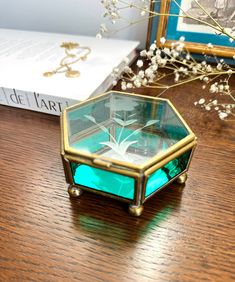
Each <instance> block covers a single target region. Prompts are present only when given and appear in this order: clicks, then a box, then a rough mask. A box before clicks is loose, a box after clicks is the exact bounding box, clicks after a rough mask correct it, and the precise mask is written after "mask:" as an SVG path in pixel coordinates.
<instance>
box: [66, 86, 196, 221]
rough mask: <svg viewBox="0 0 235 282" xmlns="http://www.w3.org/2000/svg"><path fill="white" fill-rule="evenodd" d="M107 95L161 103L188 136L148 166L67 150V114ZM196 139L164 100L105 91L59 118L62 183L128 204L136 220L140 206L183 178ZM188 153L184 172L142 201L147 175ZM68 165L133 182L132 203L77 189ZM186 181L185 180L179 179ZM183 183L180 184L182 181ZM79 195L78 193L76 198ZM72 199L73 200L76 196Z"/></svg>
mask: <svg viewBox="0 0 235 282" xmlns="http://www.w3.org/2000/svg"><path fill="white" fill-rule="evenodd" d="M111 93H118V94H123V95H126V96H134V97H141V98H145V99H149V100H152V101H156V100H158V101H159V100H161V101H166V102H167V103H168V104H169V105H170V106H171V108H172V109H173V110H174V112H175V113H176V115H177V117H178V118H179V119H180V121H181V122H182V123H183V125H184V126H185V128H186V129H187V130H188V132H189V135H188V136H187V137H185V138H183V139H182V140H180V141H179V142H177V143H176V144H175V145H173V146H171V147H170V148H168V149H167V150H166V151H164V152H163V153H161V154H158V155H157V156H155V157H153V158H151V159H150V160H149V161H148V162H146V163H144V164H143V165H135V164H132V163H127V162H124V161H118V160H114V159H111V158H108V157H103V156H100V155H97V154H91V153H85V152H82V151H79V150H75V149H73V148H71V147H69V141H68V126H67V112H68V111H71V110H73V109H76V108H77V107H78V106H81V105H85V104H87V103H90V102H91V101H97V100H99V99H101V98H103V97H105V96H108V95H109V94H111ZM196 140H197V138H196V136H195V135H194V133H193V132H192V131H191V129H190V128H189V126H188V125H187V123H186V122H185V121H184V119H183V118H182V117H181V115H180V114H179V112H178V111H177V110H176V108H175V107H174V106H173V105H172V103H171V102H170V101H169V100H168V99H163V98H157V97H151V96H145V95H138V94H131V93H125V92H121V91H109V92H106V93H104V94H101V95H99V96H96V97H94V98H91V99H88V100H86V101H84V102H80V103H78V104H76V105H73V106H71V107H68V108H66V109H65V110H64V111H63V113H62V115H61V157H62V162H63V166H64V171H65V178H66V182H67V183H68V184H69V185H70V187H74V188H75V189H82V190H85V191H89V192H92V193H96V194H100V195H105V196H107V197H110V198H113V199H117V200H120V201H123V202H127V203H129V204H130V206H129V212H130V213H131V214H132V215H134V216H139V215H141V213H142V211H143V207H142V204H143V203H144V202H145V201H146V200H147V199H148V198H150V197H152V196H153V195H155V194H156V193H158V192H159V191H160V190H162V189H163V188H164V187H165V186H167V185H168V184H169V183H171V182H172V181H175V180H177V179H180V177H181V176H182V175H185V174H186V172H187V170H188V167H189V164H190V162H191V159H192V155H193V152H194V149H195V147H196V143H197V141H196ZM189 150H192V153H191V156H190V160H189V162H188V165H187V168H186V169H185V170H184V171H183V172H182V173H180V174H179V175H177V176H176V177H174V178H173V179H171V181H169V182H167V183H166V185H164V186H162V187H161V188H160V189H158V190H157V191H155V192H153V193H152V194H151V195H149V196H148V197H145V190H146V184H147V181H148V178H149V176H150V175H151V173H153V172H154V171H156V170H157V169H159V168H161V167H162V166H164V165H165V164H166V163H168V162H170V161H171V160H173V159H175V158H177V157H178V156H180V155H182V154H183V153H185V152H187V151H189ZM70 162H74V163H79V164H81V163H82V164H86V165H89V166H92V167H95V168H100V169H102V170H107V171H111V172H114V173H118V174H121V175H125V176H129V177H132V178H134V179H135V193H134V199H133V200H129V199H126V198H123V197H119V196H116V195H113V194H109V193H106V192H102V191H99V190H95V189H92V188H89V187H85V186H81V185H77V184H75V183H74V181H73V176H72V169H71V166H70ZM182 179H184V180H186V177H182V178H181V181H179V182H181V183H182ZM183 182H184V181H183ZM76 195H80V193H78V194H76ZM76 195H74V196H76Z"/></svg>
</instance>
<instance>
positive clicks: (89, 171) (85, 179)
mask: <svg viewBox="0 0 235 282" xmlns="http://www.w3.org/2000/svg"><path fill="white" fill-rule="evenodd" d="M71 168H72V174H73V180H74V183H75V184H77V185H82V186H85V187H88V188H92V189H94V190H99V191H102V192H105V193H109V194H113V195H116V196H119V197H123V198H126V199H130V200H132V199H134V191H135V180H134V178H131V177H128V176H125V175H121V174H118V173H115V172H111V171H107V170H102V169H99V168H95V167H91V166H89V165H85V164H77V163H71Z"/></svg>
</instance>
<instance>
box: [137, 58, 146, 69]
mask: <svg viewBox="0 0 235 282" xmlns="http://www.w3.org/2000/svg"><path fill="white" fill-rule="evenodd" d="M136 65H137V67H138V68H141V67H143V65H144V63H143V61H142V60H138V61H137V63H136Z"/></svg>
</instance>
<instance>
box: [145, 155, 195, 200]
mask: <svg viewBox="0 0 235 282" xmlns="http://www.w3.org/2000/svg"><path fill="white" fill-rule="evenodd" d="M190 154H191V150H190V151H188V152H186V153H184V154H182V155H181V156H179V157H178V158H176V159H174V160H172V161H170V162H169V163H167V164H166V165H164V166H163V167H162V168H160V169H158V170H156V171H155V172H153V174H152V175H151V176H150V177H149V179H148V181H147V184H146V191H145V197H148V196H149V195H151V194H152V193H154V192H156V191H157V190H159V189H160V188H161V187H162V186H163V185H165V184H167V182H169V181H170V180H171V179H173V178H174V177H176V176H177V175H179V174H180V173H181V172H183V171H184V170H185V169H186V168H187V164H188V161H189V158H190Z"/></svg>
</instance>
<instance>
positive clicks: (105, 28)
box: [97, 0, 235, 42]
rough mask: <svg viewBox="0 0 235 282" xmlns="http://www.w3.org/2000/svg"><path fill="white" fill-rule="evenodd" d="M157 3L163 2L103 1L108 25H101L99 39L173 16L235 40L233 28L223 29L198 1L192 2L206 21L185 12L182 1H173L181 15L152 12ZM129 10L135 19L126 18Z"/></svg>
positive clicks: (193, 0) (153, 0)
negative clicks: (160, 18) (126, 12)
mask: <svg viewBox="0 0 235 282" xmlns="http://www.w3.org/2000/svg"><path fill="white" fill-rule="evenodd" d="M157 2H161V0H101V4H102V5H103V8H104V13H103V18H104V19H105V20H106V23H102V24H101V26H100V31H99V33H98V34H97V38H102V37H103V36H104V35H110V34H113V33H116V32H118V31H120V30H122V29H126V28H128V27H130V26H132V25H135V24H138V23H140V22H143V21H145V20H148V19H151V18H153V17H159V16H171V17H181V18H186V19H191V20H193V21H194V22H195V23H201V24H203V25H206V26H208V27H210V28H212V29H213V30H214V31H215V33H217V34H223V35H226V36H227V37H228V38H229V40H230V41H231V42H233V41H234V40H235V31H234V30H233V29H232V28H227V27H223V26H222V25H221V24H220V23H219V22H218V21H217V20H216V19H215V18H213V17H212V15H211V13H209V12H208V11H207V10H206V9H205V8H204V7H203V5H202V4H201V3H200V2H199V1H198V0H192V3H194V5H196V6H197V8H198V9H199V10H200V11H201V13H202V14H203V15H205V17H206V20H204V19H201V18H196V17H194V16H193V15H191V14H189V13H188V12H187V11H185V10H184V9H183V8H182V7H181V5H180V0H172V2H173V4H175V5H176V6H177V7H178V8H179V10H180V14H172V13H171V14H169V13H168V14H167V13H166V14H163V13H160V12H156V11H154V10H151V9H150V7H151V6H152V5H154V4H156V3H157ZM128 9H133V10H135V11H136V12H137V16H136V18H135V19H132V20H130V19H129V18H126V17H125V11H126V10H128ZM117 22H120V23H122V24H121V27H119V28H118V29H116V30H115V28H114V25H115V24H116V23H117Z"/></svg>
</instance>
